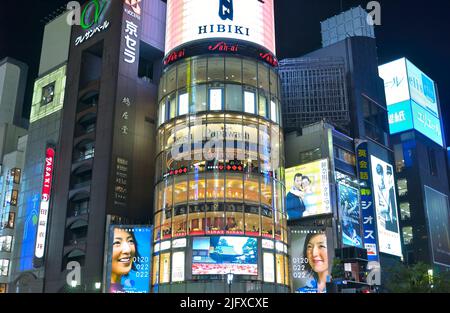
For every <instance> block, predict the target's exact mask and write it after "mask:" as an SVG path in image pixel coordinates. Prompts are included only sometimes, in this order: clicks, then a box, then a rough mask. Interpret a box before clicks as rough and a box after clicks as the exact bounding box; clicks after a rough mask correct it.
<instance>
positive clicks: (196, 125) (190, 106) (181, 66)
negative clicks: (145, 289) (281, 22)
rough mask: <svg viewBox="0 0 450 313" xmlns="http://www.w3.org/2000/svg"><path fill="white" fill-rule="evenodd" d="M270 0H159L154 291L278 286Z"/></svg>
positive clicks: (277, 138) (279, 163)
mask: <svg viewBox="0 0 450 313" xmlns="http://www.w3.org/2000/svg"><path fill="white" fill-rule="evenodd" d="M273 5H274V3H273V0H266V1H249V0H235V1H225V0H224V1H201V0H169V1H168V2H167V31H166V49H165V51H166V57H165V61H164V63H165V68H164V71H163V75H162V77H161V81H160V88H159V97H158V99H159V102H158V103H159V111H158V112H159V113H158V131H157V157H156V187H155V189H156V191H155V208H154V209H155V210H154V246H153V247H154V249H153V251H154V255H153V266H152V270H153V273H152V287H153V291H154V292H212V293H214V292H287V291H289V284H290V274H289V270H288V257H287V228H286V212H285V210H284V192H285V191H284V186H283V176H282V172H283V164H284V157H283V154H284V150H283V132H282V130H281V127H280V123H281V119H280V104H279V103H280V102H279V99H280V95H279V78H278V73H277V60H276V58H275V56H274V54H275V32H274V6H273Z"/></svg>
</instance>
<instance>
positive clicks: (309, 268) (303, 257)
mask: <svg viewBox="0 0 450 313" xmlns="http://www.w3.org/2000/svg"><path fill="white" fill-rule="evenodd" d="M290 235H291V262H290V263H291V266H292V267H291V272H292V284H293V290H294V292H295V293H326V292H327V290H326V283H327V282H330V281H331V272H332V264H333V258H334V254H333V244H332V242H331V241H330V240H331V232H330V231H327V230H326V229H323V228H315V227H295V228H292V229H291V231H290Z"/></svg>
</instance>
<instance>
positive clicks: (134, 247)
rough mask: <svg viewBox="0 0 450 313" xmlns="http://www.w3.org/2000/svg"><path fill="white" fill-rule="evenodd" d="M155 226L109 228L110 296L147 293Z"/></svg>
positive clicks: (108, 286)
mask: <svg viewBox="0 0 450 313" xmlns="http://www.w3.org/2000/svg"><path fill="white" fill-rule="evenodd" d="M151 243H152V227H146V226H142V227H139V226H118V225H113V226H111V227H110V240H109V249H108V275H107V292H108V293H148V292H149V288H150V273H151V255H152V254H151Z"/></svg>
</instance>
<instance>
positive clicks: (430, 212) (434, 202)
mask: <svg viewBox="0 0 450 313" xmlns="http://www.w3.org/2000/svg"><path fill="white" fill-rule="evenodd" d="M425 205H426V211H427V218H428V231H429V234H430V240H431V250H432V253H433V262H434V263H435V264H439V265H443V266H448V267H450V230H449V224H450V218H449V213H450V212H449V203H448V197H447V196H446V195H444V194H442V193H440V192H438V191H436V190H434V189H432V188H430V187H428V186H425Z"/></svg>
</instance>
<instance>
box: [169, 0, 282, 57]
mask: <svg viewBox="0 0 450 313" xmlns="http://www.w3.org/2000/svg"><path fill="white" fill-rule="evenodd" d="M166 25H167V26H166V49H165V50H166V54H169V53H170V52H171V51H173V50H174V49H176V48H177V47H180V46H183V45H185V44H188V43H193V42H198V41H201V40H214V39H222V38H223V39H232V40H238V41H246V42H249V43H253V44H256V45H258V46H261V47H263V48H265V49H267V50H268V51H270V52H271V53H272V54H275V22H274V4H273V0H265V1H260V0H208V1H205V0H168V1H167V21H166Z"/></svg>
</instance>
